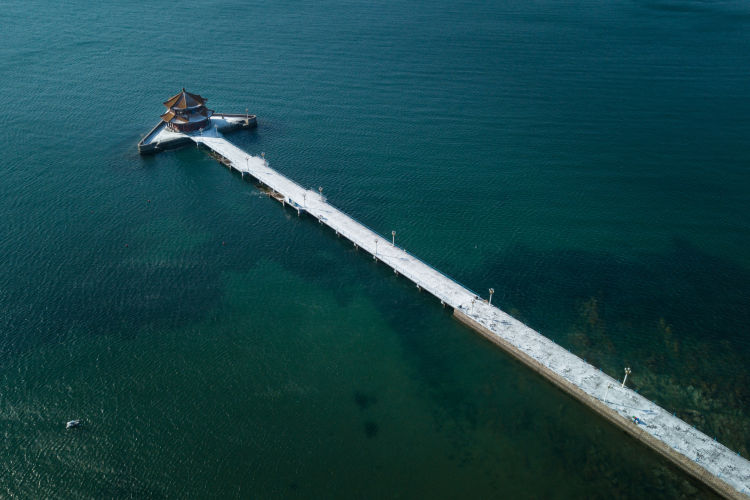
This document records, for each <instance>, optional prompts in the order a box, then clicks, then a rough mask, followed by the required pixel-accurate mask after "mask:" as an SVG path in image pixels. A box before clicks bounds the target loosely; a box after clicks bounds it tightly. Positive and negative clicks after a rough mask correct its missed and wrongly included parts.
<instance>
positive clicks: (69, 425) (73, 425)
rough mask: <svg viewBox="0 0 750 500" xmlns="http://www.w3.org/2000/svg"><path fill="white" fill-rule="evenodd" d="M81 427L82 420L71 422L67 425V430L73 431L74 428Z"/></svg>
mask: <svg viewBox="0 0 750 500" xmlns="http://www.w3.org/2000/svg"><path fill="white" fill-rule="evenodd" d="M79 425H81V421H80V420H71V421H70V422H68V423H67V424H66V425H65V428H66V429H72V428H73V427H78V426H79Z"/></svg>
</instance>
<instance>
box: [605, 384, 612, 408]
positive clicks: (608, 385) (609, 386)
mask: <svg viewBox="0 0 750 500" xmlns="http://www.w3.org/2000/svg"><path fill="white" fill-rule="evenodd" d="M611 388H612V384H607V390H606V391H605V393H604V402H605V403H606V402H607V395H608V394H609V390H610V389H611Z"/></svg>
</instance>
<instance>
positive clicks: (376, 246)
mask: <svg viewBox="0 0 750 500" xmlns="http://www.w3.org/2000/svg"><path fill="white" fill-rule="evenodd" d="M375 256H376V257H377V256H378V240H375Z"/></svg>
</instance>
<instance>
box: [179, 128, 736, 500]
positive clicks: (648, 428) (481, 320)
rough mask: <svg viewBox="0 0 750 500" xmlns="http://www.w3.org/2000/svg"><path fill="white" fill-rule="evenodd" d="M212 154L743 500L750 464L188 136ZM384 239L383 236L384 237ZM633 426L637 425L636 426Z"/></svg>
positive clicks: (236, 151) (260, 171)
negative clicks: (212, 152) (252, 178)
mask: <svg viewBox="0 0 750 500" xmlns="http://www.w3.org/2000/svg"><path fill="white" fill-rule="evenodd" d="M190 137H191V139H192V140H193V141H195V142H196V143H198V144H199V145H202V146H205V147H206V148H209V149H210V150H212V151H214V152H215V153H216V154H218V155H219V156H220V157H221V158H220V159H221V160H222V162H223V163H225V164H226V165H228V166H229V167H231V168H234V169H236V170H238V171H240V172H242V173H244V174H248V175H251V176H252V177H254V178H255V179H256V180H257V181H259V182H260V183H262V184H264V185H265V186H267V187H268V188H269V189H271V190H272V191H273V193H272V194H273V195H274V197H276V198H277V199H279V201H283V202H284V203H285V204H289V205H290V206H291V207H292V208H293V209H295V210H297V211H298V212H300V213H301V212H307V213H308V214H309V215H311V216H312V217H315V218H316V219H318V221H319V222H320V223H321V224H325V225H326V226H328V227H330V228H331V229H333V230H334V231H335V232H336V233H337V234H338V235H340V236H342V237H344V238H346V239H348V240H349V241H350V242H352V243H353V244H354V245H356V246H357V247H359V248H361V249H362V250H364V251H366V252H368V253H370V254H371V255H372V256H373V258H375V259H377V260H378V261H379V262H382V263H384V264H386V265H387V266H389V267H391V268H392V269H393V270H394V272H396V273H397V274H399V275H402V276H405V277H406V278H408V279H409V280H411V281H412V282H414V283H415V285H416V286H417V287H419V288H420V289H421V290H425V291H427V292H429V293H431V294H432V295H434V296H435V297H437V298H438V299H439V300H440V301H441V302H442V303H443V304H444V305H448V306H450V307H452V308H453V309H454V315H455V316H456V318H457V319H459V320H460V321H462V322H464V323H466V324H467V325H469V326H471V327H472V328H474V329H475V330H477V331H478V332H480V333H481V334H482V335H484V336H485V337H487V338H488V339H489V340H491V341H492V342H494V343H496V344H497V345H499V346H501V347H502V348H503V349H505V350H506V351H507V352H509V353H510V354H512V355H513V356H515V357H516V358H517V359H519V360H520V361H521V362H523V363H525V364H526V365H528V366H529V367H531V368H532V369H534V370H535V371H537V372H538V373H540V374H541V375H542V376H544V377H546V378H547V379H549V380H550V381H551V382H553V383H554V384H555V385H557V386H559V387H560V388H562V389H563V390H565V391H566V392H568V393H569V394H571V395H573V396H574V397H576V398H577V399H579V400H580V401H581V402H583V403H584V404H586V405H587V406H589V407H590V408H592V409H593V410H594V411H596V412H597V413H599V414H600V415H602V416H603V417H604V418H606V419H608V420H609V421H611V422H613V423H614V424H615V425H617V426H618V427H620V428H621V429H623V430H625V431H626V432H628V433H629V434H631V435H632V436H634V437H636V438H637V439H639V440H640V441H641V442H643V443H645V444H646V445H648V446H649V447H651V448H653V449H654V450H656V451H657V452H658V453H660V454H662V455H663V456H665V457H667V458H669V459H670V460H671V461H672V462H674V463H675V464H676V465H678V466H679V467H680V468H682V469H683V470H685V471H686V472H688V473H689V474H691V475H693V476H694V477H696V478H698V479H699V480H701V481H702V482H703V483H705V484H707V485H708V486H710V487H711V488H713V489H714V490H715V491H716V492H717V493H719V494H721V495H723V496H725V497H728V498H750V462H748V460H747V459H745V458H743V457H741V456H739V455H738V454H737V453H735V452H733V451H732V450H730V449H729V448H727V447H726V446H724V445H722V444H721V443H718V442H717V441H715V440H714V439H713V438H710V437H709V436H707V435H705V434H703V433H702V432H700V431H699V430H697V429H695V428H694V427H692V426H690V425H689V424H687V423H686V422H684V421H682V420H681V419H679V418H677V417H676V416H674V415H672V414H670V413H669V412H667V411H666V410H664V409H663V408H661V407H660V406H658V405H656V404H654V403H652V402H651V401H649V400H648V399H646V398H644V397H643V396H641V395H639V394H637V393H636V392H634V391H632V390H630V389H628V388H627V387H625V388H623V387H621V382H620V381H618V380H615V379H614V378H612V377H610V376H609V375H607V374H605V373H603V372H601V371H600V370H599V369H597V368H596V367H594V366H592V365H590V364H588V363H586V362H585V361H584V360H582V359H581V358H579V357H578V356H576V355H574V354H572V353H570V352H568V351H567V350H565V349H564V348H563V347H561V346H559V345H557V344H555V343H554V342H552V341H551V340H549V339H548V338H546V337H544V336H543V335H541V334H539V333H537V332H536V331H534V330H532V329H531V328H529V327H528V326H526V325H524V324H523V323H521V322H520V321H518V320H516V319H514V318H512V317H511V316H510V315H508V314H506V313H505V312H503V311H501V310H500V309H498V308H497V307H495V306H492V305H490V304H488V303H487V301H485V300H483V299H481V298H479V297H477V296H476V295H475V294H474V293H473V292H471V291H470V290H468V289H467V288H465V287H464V286H462V285H460V284H459V283H457V282H456V281H454V280H452V279H451V278H449V277H447V276H446V275H444V274H442V273H441V272H439V271H437V270H436V269H434V268H432V267H431V266H429V265H428V264H426V263H424V262H422V261H421V260H419V259H418V258H416V257H415V256H413V255H411V254H410V253H408V252H406V251H405V250H403V249H401V248H399V247H397V246H394V245H392V243H391V239H390V238H388V237H383V236H381V235H379V234H377V233H375V232H374V231H372V230H370V229H369V228H367V227H366V226H365V225H363V224H361V223H359V222H357V221H356V220H354V219H353V218H351V217H350V216H348V215H346V214H345V213H343V212H342V211H340V210H338V209H337V208H336V207H334V206H333V205H331V204H330V203H328V202H327V201H326V199H325V197H324V196H323V194H322V193H320V192H318V191H316V190H310V189H305V188H303V187H302V186H300V185H298V184H297V183H295V182H294V181H292V180H290V179H288V178H287V177H285V176H283V175H282V174H280V173H279V172H277V171H276V170H273V169H272V168H270V167H269V166H268V164H267V162H266V161H265V160H264V159H262V158H258V157H254V156H250V155H249V154H247V153H246V152H245V151H243V150H241V149H240V148H238V147H236V146H235V145H233V144H232V143H230V142H229V141H227V140H226V139H225V138H224V137H223V136H222V135H221V133H219V132H217V131H216V130H209V131H207V133H204V135H201V136H190ZM389 236H390V235H389ZM636 419H637V420H636Z"/></svg>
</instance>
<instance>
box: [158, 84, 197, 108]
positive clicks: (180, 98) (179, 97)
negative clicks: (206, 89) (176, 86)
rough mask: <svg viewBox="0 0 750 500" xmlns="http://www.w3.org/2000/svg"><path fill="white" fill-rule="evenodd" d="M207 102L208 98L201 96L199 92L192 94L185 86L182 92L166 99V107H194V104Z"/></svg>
mask: <svg viewBox="0 0 750 500" xmlns="http://www.w3.org/2000/svg"><path fill="white" fill-rule="evenodd" d="M205 104H206V99H204V98H203V97H201V96H199V95H198V94H191V93H190V92H188V91H186V90H185V88H184V87H183V88H182V90H181V91H180V92H178V93H177V94H175V95H173V96H172V97H170V98H169V99H167V100H166V101H164V105H165V106H166V107H168V108H177V109H185V108H192V107H194V106H201V105H205Z"/></svg>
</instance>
